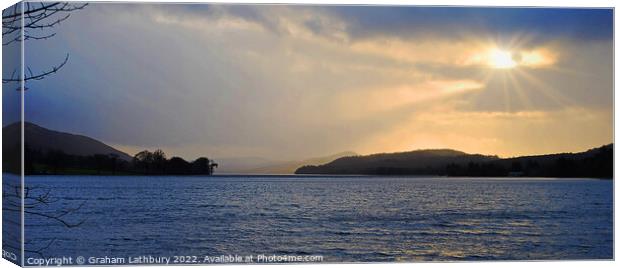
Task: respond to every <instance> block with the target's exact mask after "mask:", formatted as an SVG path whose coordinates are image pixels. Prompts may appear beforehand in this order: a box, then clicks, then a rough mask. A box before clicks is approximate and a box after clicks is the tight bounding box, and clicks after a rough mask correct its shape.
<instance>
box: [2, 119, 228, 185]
mask: <svg viewBox="0 0 620 268" xmlns="http://www.w3.org/2000/svg"><path fill="white" fill-rule="evenodd" d="M20 129H21V127H20V124H19V123H15V124H11V125H8V126H6V127H4V128H3V130H2V131H3V136H2V142H3V146H2V155H3V158H2V163H3V172H11V173H20V172H21V145H20V138H21V131H20ZM24 137H25V138H24V172H25V173H26V174H89V175H90V174H109V175H114V174H122V175H131V174H135V175H145V174H149V175H170V174H174V175H211V174H213V170H214V168H216V167H217V166H218V164H217V163H215V162H214V161H213V160H212V159H209V158H207V157H199V158H198V159H196V160H194V161H191V162H188V161H185V160H184V159H183V158H180V157H172V158H170V159H168V158H166V154H165V153H164V152H163V151H162V150H156V151H154V152H149V151H147V150H144V151H141V152H139V153H137V154H136V155H135V156H134V157H131V156H129V155H128V154H126V153H124V152H121V151H119V150H116V149H114V148H112V147H111V146H108V145H106V144H104V143H102V142H100V141H97V140H95V139H92V138H89V137H86V136H82V135H75V134H70V133H64V132H58V131H54V130H49V129H46V128H43V127H40V126H37V125H35V124H32V123H25V124H24Z"/></svg>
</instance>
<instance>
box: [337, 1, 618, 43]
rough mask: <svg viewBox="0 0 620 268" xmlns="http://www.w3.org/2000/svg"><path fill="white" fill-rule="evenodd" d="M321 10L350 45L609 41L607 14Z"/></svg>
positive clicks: (437, 9) (602, 11) (596, 11)
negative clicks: (440, 40) (475, 37)
mask: <svg viewBox="0 0 620 268" xmlns="http://www.w3.org/2000/svg"><path fill="white" fill-rule="evenodd" d="M325 10H326V11H328V12H331V13H333V14H334V15H336V16H338V17H340V18H342V19H344V20H345V21H347V22H348V32H349V35H350V37H351V38H353V39H358V38H368V37H375V36H390V35H391V36H396V37H417V36H421V35H432V36H433V37H445V38H454V37H460V35H461V34H471V33H483V32H484V33H485V34H486V35H490V36H492V37H495V38H500V39H501V38H509V36H513V35H515V34H522V33H527V34H528V35H532V36H534V38H535V39H537V40H538V41H542V40H545V39H551V38H571V39H579V40H601V39H606V40H611V38H612V37H613V10H611V9H566V8H469V7H394V6H391V7H390V6H382V7H377V6H337V7H329V8H325Z"/></svg>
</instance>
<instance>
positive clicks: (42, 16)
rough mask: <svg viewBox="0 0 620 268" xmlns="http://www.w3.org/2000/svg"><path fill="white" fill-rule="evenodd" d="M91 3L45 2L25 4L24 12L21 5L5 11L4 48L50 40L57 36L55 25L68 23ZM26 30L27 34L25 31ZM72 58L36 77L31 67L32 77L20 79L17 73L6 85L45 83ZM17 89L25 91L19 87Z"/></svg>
mask: <svg viewBox="0 0 620 268" xmlns="http://www.w3.org/2000/svg"><path fill="white" fill-rule="evenodd" d="M87 5H88V3H82V4H75V3H70V2H52V3H50V2H41V3H31V2H26V3H24V10H21V5H17V4H16V5H14V6H13V8H7V9H5V10H3V11H2V37H3V42H2V46H8V45H11V44H13V43H20V42H24V41H26V40H46V39H49V38H52V37H54V36H56V33H55V32H53V31H51V29H53V28H54V27H55V26H57V25H59V24H60V23H61V22H63V21H65V20H67V19H68V18H69V17H70V15H71V14H70V13H71V12H72V11H76V10H80V9H83V8H85V7H86V6H87ZM22 29H23V31H22ZM68 59H69V55H68V54H67V56H66V57H65V60H64V61H63V62H61V63H60V64H57V65H55V66H53V67H52V69H51V70H48V71H44V72H40V73H38V74H35V73H34V72H33V71H32V70H31V69H30V68H28V74H27V75H25V76H24V79H21V77H17V76H16V70H15V71H14V72H13V73H12V74H11V76H10V77H9V78H5V77H4V76H3V77H2V83H3V84H4V83H10V82H21V81H22V80H24V81H28V80H41V79H43V78H45V77H47V76H49V75H51V74H54V73H56V72H57V71H58V70H59V69H60V68H62V67H63V66H64V65H65V64H66V63H67V60H68ZM17 90H21V88H18V89H17Z"/></svg>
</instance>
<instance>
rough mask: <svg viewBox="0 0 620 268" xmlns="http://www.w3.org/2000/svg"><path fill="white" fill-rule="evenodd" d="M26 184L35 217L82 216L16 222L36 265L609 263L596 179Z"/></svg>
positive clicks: (605, 201)
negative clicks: (266, 258) (40, 195)
mask: <svg viewBox="0 0 620 268" xmlns="http://www.w3.org/2000/svg"><path fill="white" fill-rule="evenodd" d="M26 183H27V185H28V186H40V187H41V188H39V189H38V191H47V190H49V192H50V196H53V198H54V199H55V200H54V201H55V202H51V203H49V204H47V205H44V206H38V207H37V208H35V210H37V211H40V212H45V213H59V212H61V211H63V210H70V209H71V208H77V207H79V206H80V205H81V207H80V208H79V209H77V210H75V211H72V212H70V213H67V215H65V216H63V219H64V220H65V221H67V222H69V223H78V222H80V221H84V222H83V223H82V224H81V225H79V226H77V227H74V228H67V227H66V226H64V225H62V224H61V223H59V222H57V221H54V220H52V219H49V218H44V217H40V216H36V215H26V225H27V227H26V228H27V229H26V241H27V242H28V245H29V247H30V248H31V249H35V248H37V246H38V247H41V246H47V245H48V244H49V247H46V248H45V249H42V250H40V251H41V252H43V253H44V255H45V256H77V255H82V256H109V257H114V256H121V257H125V256H128V255H145V254H148V255H152V256H158V255H161V256H170V255H198V256H204V255H220V254H239V255H241V254H243V255H249V254H292V255H322V256H323V258H324V259H323V261H325V262H341V261H346V262H377V261H421V260H432V261H435V260H549V259H611V258H613V253H612V249H613V233H612V231H613V211H612V209H613V182H612V181H606V180H594V179H562V180H559V179H477V178H406V177H294V176H290V177H269V176H260V177H252V176H249V177H248V176H245V177H240V176H236V177H235V176H233V177H226V176H215V177H174V176H171V177H103V176H101V177H100V176H30V177H26ZM50 241H51V242H50ZM50 243H51V244H50ZM27 249H28V248H27ZM30 255H36V254H34V253H30V254H29V253H27V254H26V257H28V256H30Z"/></svg>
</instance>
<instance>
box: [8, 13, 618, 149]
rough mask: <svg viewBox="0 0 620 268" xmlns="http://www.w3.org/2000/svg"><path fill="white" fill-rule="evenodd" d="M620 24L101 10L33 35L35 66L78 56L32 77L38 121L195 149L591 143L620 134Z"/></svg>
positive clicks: (131, 145) (29, 52)
mask: <svg viewBox="0 0 620 268" xmlns="http://www.w3.org/2000/svg"><path fill="white" fill-rule="evenodd" d="M612 25H613V13H612V10H611V9H545V8H456V7H403V6H401V7H390V6H312V5H311V6H304V5H225V4H216V5H207V4H193V5H191V4H121V3H98V4H90V5H89V6H87V7H86V8H85V9H84V10H81V11H77V12H74V13H72V14H71V17H70V18H69V19H68V20H66V21H64V22H63V23H62V24H60V25H59V26H58V27H56V28H55V30H56V33H57V34H56V36H54V37H53V38H51V39H48V40H44V41H28V42H27V43H26V47H25V49H26V62H27V65H28V66H30V67H31V68H32V69H33V70H42V69H47V68H49V66H50V65H51V64H53V63H57V62H61V61H62V60H63V59H64V57H65V55H66V54H69V61H68V63H67V65H65V66H64V67H63V69H61V70H60V71H59V72H58V73H57V74H55V75H53V76H50V77H48V78H46V79H44V80H40V81H34V82H29V84H28V85H27V87H28V88H29V89H28V91H27V92H26V100H25V103H26V107H25V108H26V115H25V116H26V120H27V121H30V122H33V123H36V124H39V125H41V126H44V127H47V128H51V129H55V130H61V131H66V132H71V133H79V134H84V135H87V136H90V137H93V138H96V139H99V140H101V141H103V142H105V143H107V144H110V145H113V146H115V147H117V148H119V149H121V150H124V151H126V152H128V153H132V154H133V153H136V152H138V151H140V150H142V149H149V150H153V149H156V148H162V149H164V151H166V152H167V154H168V155H169V156H172V155H177V156H181V157H184V158H186V159H195V158H196V157H199V156H202V155H206V156H209V157H213V158H215V159H217V158H230V157H263V158H269V159H305V158H309V157H316V156H323V155H330V154H333V153H338V152H342V151H354V152H357V153H359V154H370V153H378V152H397V151H409V150H415V149H429V148H452V149H456V150H461V151H465V152H470V153H482V154H489V155H498V156H502V157H510V156H518V155H532V154H545V153H556V152H577V151H583V150H586V149H589V148H593V147H598V146H601V145H603V144H608V143H611V142H612V141H613V57H612V55H613V26H612ZM5 72H6V71H5ZM5 93H6V92H5ZM11 94H18V92H14V93H11ZM5 97H6V96H5ZM8 97H10V96H8ZM8 116H10V115H6V116H5V118H7V117H8ZM3 121H5V123H3V124H5V125H6V121H7V120H3Z"/></svg>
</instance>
